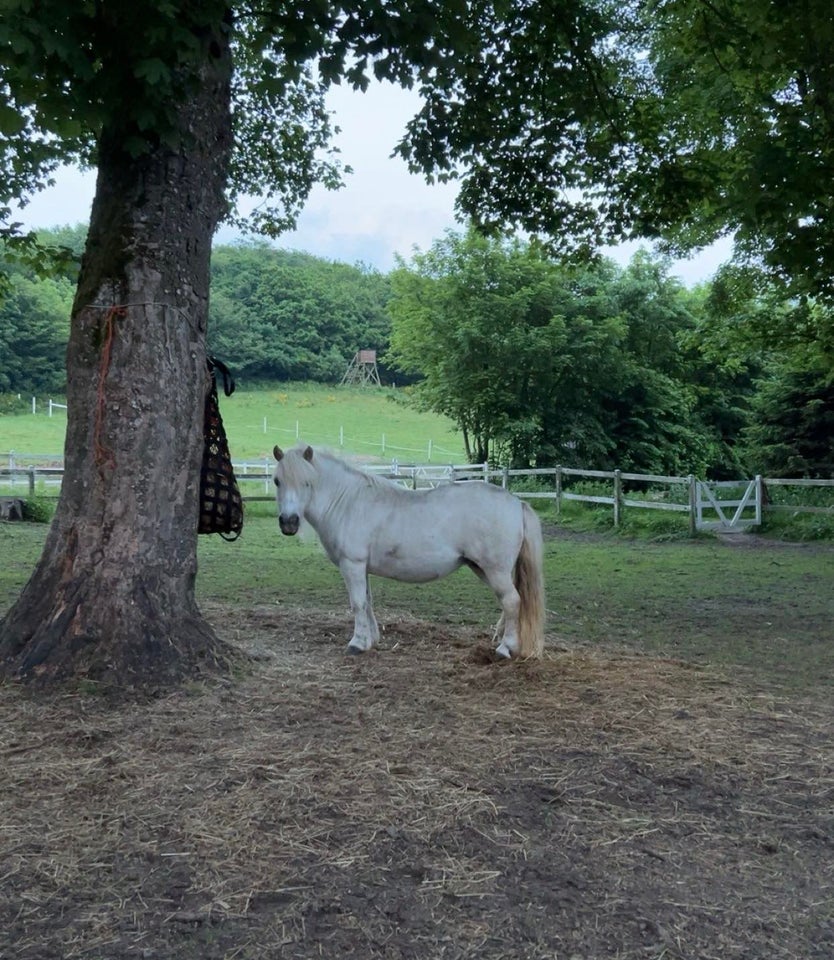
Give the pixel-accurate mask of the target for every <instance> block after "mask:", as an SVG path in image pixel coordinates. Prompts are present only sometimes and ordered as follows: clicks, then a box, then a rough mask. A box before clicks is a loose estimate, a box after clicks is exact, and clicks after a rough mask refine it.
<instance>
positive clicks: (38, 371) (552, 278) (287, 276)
mask: <svg viewBox="0 0 834 960" xmlns="http://www.w3.org/2000/svg"><path fill="white" fill-rule="evenodd" d="M84 235H85V230H84V228H82V227H75V228H60V229H55V230H51V231H45V232H44V234H43V239H44V240H46V241H47V242H49V243H50V244H53V245H55V246H56V247H62V248H65V249H66V250H67V251H68V252H69V255H68V256H67V257H65V259H64V264H65V265H64V266H63V267H62V268H60V269H59V270H58V271H57V272H55V271H52V272H51V273H50V274H49V275H46V276H38V275H36V274H35V273H33V272H32V271H29V270H25V269H22V268H21V267H19V266H16V265H15V264H13V263H8V264H5V265H3V266H2V270H0V273H2V275H3V279H4V283H3V287H2V289H0V414H2V413H4V412H5V413H11V412H14V411H15V410H20V409H23V407H22V406H21V403H22V401H21V402H17V394H21V395H22V396H23V397H28V396H30V395H39V396H43V395H46V394H51V395H52V396H55V397H57V396H60V395H62V394H63V393H64V391H65V388H66V373H65V367H64V353H65V348H66V341H67V336H68V332H69V316H70V312H71V309H72V302H73V296H74V291H75V280H76V275H77V270H78V262H79V260H80V256H81V252H82V250H83V244H84ZM209 322H210V327H209V336H208V345H209V349H210V351H211V352H212V353H213V354H214V355H215V356H217V357H218V358H220V359H222V360H223V361H224V362H225V363H226V364H227V365H228V366H229V367H230V368H231V369H232V371H233V373H234V376H235V378H236V380H237V382H238V383H239V384H240V385H241V386H243V387H256V386H258V385H260V384H265V383H270V382H275V381H290V380H291V381H304V380H312V381H318V382H322V383H338V382H339V380H340V379H341V378H342V376H343V375H344V373H345V370H346V369H347V366H348V364H349V362H350V360H351V359H352V357H353V356H354V354H355V353H356V351H357V350H360V349H373V350H376V351H377V353H378V358H379V365H380V373H381V376H382V379H383V383H387V384H391V383H396V384H397V385H400V386H403V385H413V387H412V389H410V390H409V391H408V393H409V395H410V396H411V397H412V399H413V402H416V403H419V404H421V405H422V406H423V407H425V408H427V409H432V410H435V411H437V412H440V413H444V414H446V415H448V416H450V417H451V418H452V419H453V420H454V421H455V422H456V423H457V424H458V426H459V428H460V429H461V431H462V432H463V434H464V438H465V442H466V444H467V448H468V450H469V453H470V456H471V457H472V458H473V459H474V460H478V461H480V460H483V459H490V460H492V461H500V462H504V463H512V464H513V465H527V464H539V465H544V464H548V463H554V462H560V463H563V464H565V465H571V464H574V465H582V466H586V467H593V468H610V467H612V466H618V467H621V468H623V469H627V470H633V471H634V472H644V473H675V474H680V473H688V472H690V471H691V472H694V473H698V474H700V475H709V476H713V477H715V478H722V477H736V476H740V475H743V474H748V473H750V472H751V471H759V472H762V473H765V474H767V475H770V476H774V475H777V474H780V475H783V476H831V475H832V473H834V382H832V379H833V378H832V375H831V368H832V365H831V358H830V343H829V342H828V340H827V339H826V338H825V337H823V336H821V335H820V331H823V332H824V331H826V330H828V329H830V328H831V327H832V324H831V321H830V318H829V317H828V316H827V315H824V314H822V313H821V308H819V307H818V306H817V305H815V304H814V303H813V302H811V301H803V302H794V301H786V300H784V299H783V298H781V297H780V295H779V293H778V291H774V290H772V289H770V288H769V287H768V285H767V284H766V283H763V282H761V278H760V277H756V276H755V274H749V273H745V272H744V271H739V270H738V269H737V268H727V269H725V270H723V271H720V272H719V274H718V275H717V277H716V278H715V280H714V281H712V282H710V283H705V284H702V285H701V286H699V287H698V288H697V289H695V290H689V289H686V288H685V287H683V285H682V284H681V283H680V282H679V281H677V280H676V279H675V278H674V277H672V276H670V274H669V271H668V265H667V264H666V263H665V262H664V261H663V260H661V259H658V258H655V257H652V256H649V255H647V254H645V253H640V254H638V255H637V256H636V257H635V258H634V259H633V260H632V262H631V263H630V264H629V265H628V266H627V267H619V266H617V265H616V264H614V263H612V262H611V261H607V260H601V261H598V262H595V263H590V264H584V265H576V264H567V263H559V262H555V261H553V260H551V259H549V258H548V256H547V255H546V254H545V253H543V252H542V251H541V250H540V249H538V248H537V247H535V246H533V245H528V244H525V243H523V242H521V241H518V240H498V239H493V240H488V239H485V238H483V237H479V236H478V235H477V234H475V233H474V232H472V231H467V232H464V233H461V234H447V236H446V237H445V238H444V239H443V240H439V241H437V242H436V243H435V244H434V245H433V246H432V247H431V249H429V250H428V251H426V252H424V253H418V254H415V256H414V257H412V259H411V261H409V262H405V261H403V262H401V263H400V264H399V266H398V267H397V268H396V269H395V270H393V271H391V273H389V274H383V273H380V272H379V271H377V270H374V269H371V268H368V267H364V266H362V265H354V266H351V265H348V264H344V263H337V262H333V261H329V260H324V259H321V258H319V257H314V256H312V255H310V254H307V253H301V252H297V251H290V250H280V249H276V248H275V247H273V246H270V245H268V244H266V243H264V242H255V243H246V244H241V245H235V246H218V247H216V248H215V250H214V254H213V257H212V287H211V309H210V321H209Z"/></svg>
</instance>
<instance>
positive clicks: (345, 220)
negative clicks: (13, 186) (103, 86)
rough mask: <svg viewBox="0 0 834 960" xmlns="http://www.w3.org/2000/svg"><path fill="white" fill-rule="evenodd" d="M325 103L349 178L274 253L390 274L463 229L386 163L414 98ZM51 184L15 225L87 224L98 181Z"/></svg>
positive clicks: (450, 193)
mask: <svg viewBox="0 0 834 960" xmlns="http://www.w3.org/2000/svg"><path fill="white" fill-rule="evenodd" d="M328 103H329V105H330V108H331V109H332V110H333V111H334V113H335V122H336V124H338V126H339V127H340V128H341V133H340V134H339V136H338V138H337V141H336V142H337V145H338V146H339V147H340V149H341V151H342V160H343V162H344V163H345V164H348V165H349V166H351V167H352V168H353V171H354V172H353V173H352V174H350V175H349V176H347V177H346V186H345V187H344V188H343V189H341V190H338V191H329V190H325V189H324V188H322V187H315V188H314V189H313V191H312V193H311V195H310V197H309V200H308V202H307V204H306V206H305V209H304V211H303V213H302V214H301V216H300V218H299V221H298V227H297V229H296V230H294V231H293V232H291V233H287V234H284V235H283V236H282V237H281V238H280V240H279V241H278V245H279V246H281V247H285V248H291V249H297V250H305V251H308V252H309V253H312V254H315V255H316V256H320V257H326V258H328V259H331V260H340V261H344V262H347V263H356V262H362V263H366V264H369V265H370V266H374V267H377V268H378V269H380V270H389V269H390V268H391V267H392V266H393V264H394V256H395V254H397V253H399V254H400V255H402V256H404V257H406V258H408V257H409V256H411V254H412V253H413V251H414V248H415V247H419V248H420V249H421V250H426V249H427V248H428V247H429V246H430V245H431V243H432V242H433V241H434V240H436V239H438V238H440V237H441V236H442V235H443V233H444V231H445V230H447V229H450V228H451V229H459V228H460V224H458V223H457V222H456V220H455V215H454V202H455V194H456V186H455V184H454V183H449V184H434V185H431V186H430V185H428V184H427V183H426V182H425V180H424V179H423V178H422V177H420V176H416V175H414V174H410V173H409V172H408V168H407V166H406V164H405V162H404V161H403V160H401V159H399V158H397V157H392V156H391V154H392V152H393V150H394V147H395V146H396V144H397V142H398V140H399V139H400V138H401V137H402V135H403V133H404V132H405V124H406V123H407V121H408V120H409V119H410V118H411V116H413V114H414V113H415V112H416V110H417V109H418V108H419V99H418V97H417V94H416V93H414V92H412V91H407V90H401V89H399V88H398V87H393V86H391V85H389V84H372V85H371V87H370V89H369V90H368V92H367V93H364V94H361V93H356V92H354V91H352V90H350V89H349V88H346V87H334V88H333V89H332V90H331V92H330V94H329V95H328ZM55 180H56V184H55V186H54V187H51V188H49V189H47V190H45V191H43V192H42V193H39V194H37V195H36V196H35V197H33V198H32V199H31V201H30V202H29V204H28V205H27V206H26V207H25V208H23V210H21V211H20V212H19V214H15V217H14V219H17V220H20V221H22V222H23V223H24V225H25V226H26V227H30V228H45V227H54V226H63V225H66V224H70V225H74V224H76V223H86V222H87V221H88V220H89V217H90V208H91V205H92V199H93V193H94V190H95V174H94V173H92V172H87V173H82V172H80V171H78V170H76V169H73V168H63V169H61V170H60V171H58V172H57V174H56V177H55ZM236 236H237V235H236V234H235V233H234V232H233V231H231V230H230V229H229V228H221V230H220V231H219V233H218V238H217V239H218V240H219V241H220V242H222V243H228V242H231V241H232V240H234V239H235V238H236ZM639 246H640V244H637V243H634V244H623V245H622V246H621V247H619V248H616V249H614V250H611V251H607V252H608V253H609V255H611V256H613V257H614V259H616V260H617V261H618V262H620V263H626V262H627V261H628V258H629V257H630V256H631V255H632V253H633V252H634V251H635V250H636V249H638V248H639ZM729 252H730V247H729V244H728V243H726V242H725V243H719V244H716V245H715V246H714V247H712V248H710V249H708V250H706V251H704V252H703V253H701V254H698V255H697V256H695V257H693V258H691V259H689V260H680V261H677V262H676V263H675V267H674V272H675V273H677V274H678V275H679V276H680V277H681V279H682V280H683V281H684V282H685V283H687V284H693V283H697V282H699V281H701V280H704V279H707V278H708V277H710V276H711V275H712V274H713V273H714V272H715V270H716V269H717V267H718V265H719V264H720V263H721V262H723V261H724V260H726V259H727V258H728V257H729Z"/></svg>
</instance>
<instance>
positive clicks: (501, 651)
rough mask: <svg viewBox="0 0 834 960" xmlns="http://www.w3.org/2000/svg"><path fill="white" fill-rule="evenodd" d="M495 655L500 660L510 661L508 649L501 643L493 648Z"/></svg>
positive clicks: (510, 656) (510, 653)
mask: <svg viewBox="0 0 834 960" xmlns="http://www.w3.org/2000/svg"><path fill="white" fill-rule="evenodd" d="M495 655H496V657H499V658H500V659H502V660H511V659H512V656H513V654H512V651H511V650H510V648H509V647H508V646H506V645H505V644H503V643H499V644H498V646H497V647H496V648H495Z"/></svg>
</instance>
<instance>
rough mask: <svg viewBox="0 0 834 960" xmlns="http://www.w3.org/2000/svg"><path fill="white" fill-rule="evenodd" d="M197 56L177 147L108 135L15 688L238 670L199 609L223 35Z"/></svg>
mask: <svg viewBox="0 0 834 960" xmlns="http://www.w3.org/2000/svg"><path fill="white" fill-rule="evenodd" d="M203 47H204V56H203V60H202V63H200V64H198V65H197V66H195V67H193V68H192V77H191V78H190V79H191V80H192V81H193V82H192V83H191V84H190V95H189V96H188V97H187V98H185V100H184V102H183V103H182V105H181V107H180V108H179V110H178V111H177V113H176V120H175V127H176V130H175V131H174V136H169V137H166V138H164V139H161V140H160V142H159V145H158V146H156V147H155V148H153V149H152V150H151V151H150V152H147V153H144V154H142V155H141V156H139V157H135V156H132V155H131V154H130V153H129V152H128V151H127V150H126V148H125V142H124V141H125V137H124V131H123V130H120V128H119V124H118V123H117V122H116V123H113V124H112V125H110V126H108V127H106V128H105V129H104V130H103V132H102V135H101V138H100V150H99V158H98V159H99V170H98V180H97V186H96V196H95V200H94V203H93V210H92V216H91V223H90V231H89V236H88V241H87V247H86V251H85V254H84V259H83V262H82V268H81V274H80V278H79V284H78V290H77V294H76V299H75V303H74V306H73V316H72V325H71V334H70V340H69V345H68V350H67V373H68V386H67V406H68V410H67V418H68V420H67V434H66V445H65V452H64V453H65V474H64V482H63V486H62V490H61V496H60V499H59V503H58V508H57V511H56V515H55V518H54V521H53V523H52V526H51V528H50V531H49V534H48V537H47V541H46V545H45V547H44V551H43V555H42V556H41V559H40V561H39V563H38V564H37V567H36V569H35V571H34V574H33V575H32V578H31V579H30V581H29V583H28V584H27V586H26V587H25V588H24V590H23V593H22V594H21V596H20V598H19V599H18V601H17V603H16V604H15V605H14V606H13V607H12V609H11V610H10V611H9V613H8V615H7V616H6V618H5V620H4V621H3V622H2V624H0V672H2V673H3V674H5V675H6V676H10V677H16V678H21V679H26V680H37V681H38V682H41V683H50V682H55V681H60V680H64V679H67V678H74V679H78V678H88V679H91V680H94V681H98V682H101V683H103V684H105V685H107V686H109V687H120V688H124V687H159V686H167V685H169V684H170V683H172V682H178V681H179V680H181V679H182V678H183V677H185V676H188V675H193V674H194V673H196V672H202V671H205V670H212V671H213V670H218V669H222V668H223V667H224V665H226V664H228V663H229V662H230V659H231V658H230V656H229V650H228V648H226V647H225V645H224V644H223V643H222V642H220V641H219V640H218V638H217V637H216V635H215V634H214V632H213V631H212V629H211V627H210V626H209V624H208V623H207V622H206V621H205V620H204V618H203V617H202V616H201V614H200V612H199V610H198V608H197V605H196V601H195V596H194V586H195V578H196V573H197V558H196V554H197V519H198V497H199V473H200V462H201V456H202V425H203V424H202V419H203V403H204V399H205V392H206V389H207V383H208V381H207V368H206V351H205V336H206V322H207V316H208V289H209V265H210V256H211V240H212V236H213V233H214V230H215V227H216V225H217V222H218V220H219V218H220V217H221V215H222V213H223V204H224V199H223V198H224V189H225V183H226V176H227V170H228V159H229V152H230V148H231V132H230V99H229V98H230V75H231V57H230V52H229V48H228V42H227V39H226V37H225V34H223V33H222V32H221V31H218V32H217V34H216V35H215V36H210V37H209V36H207V37H204V38H203ZM172 142H173V143H175V144H176V146H171V145H170V144H171V143H172Z"/></svg>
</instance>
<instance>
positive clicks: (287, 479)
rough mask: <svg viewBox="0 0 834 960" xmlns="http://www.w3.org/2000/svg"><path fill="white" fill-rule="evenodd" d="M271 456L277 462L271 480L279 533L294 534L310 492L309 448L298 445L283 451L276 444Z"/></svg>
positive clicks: (311, 461)
mask: <svg viewBox="0 0 834 960" xmlns="http://www.w3.org/2000/svg"><path fill="white" fill-rule="evenodd" d="M272 455H273V456H274V457H275V459H276V461H277V463H276V466H275V472H274V474H273V476H272V482H273V483H274V484H275V498H276V500H277V502H278V526H279V527H280V528H281V533H283V534H286V535H287V536H288V537H292V536H294V535H295V534H296V533H298V528H299V526H300V525H301V521H302V520H303V519H304V511H305V510H306V509H307V506H308V504H309V503H310V498H311V497H312V495H313V481H314V480H315V474H316V471H315V467H314V466H313V448H312V447H306V446H299V447H293V448H292V449H291V450H287V451H284V450H282V449H281V448H280V447H279V446H278V445H277V444H276V445H275V447H273V450H272Z"/></svg>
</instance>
